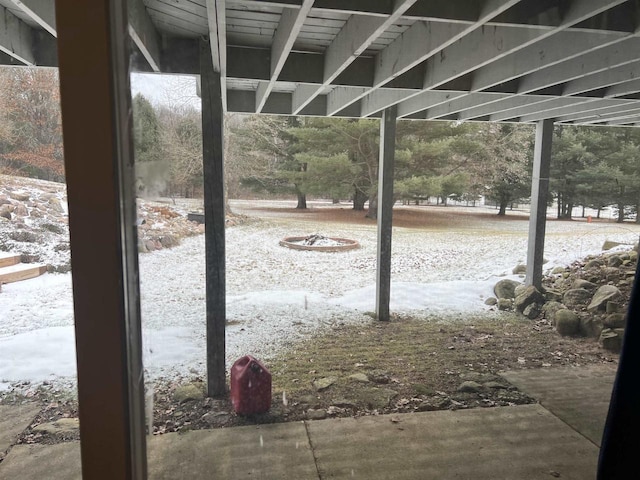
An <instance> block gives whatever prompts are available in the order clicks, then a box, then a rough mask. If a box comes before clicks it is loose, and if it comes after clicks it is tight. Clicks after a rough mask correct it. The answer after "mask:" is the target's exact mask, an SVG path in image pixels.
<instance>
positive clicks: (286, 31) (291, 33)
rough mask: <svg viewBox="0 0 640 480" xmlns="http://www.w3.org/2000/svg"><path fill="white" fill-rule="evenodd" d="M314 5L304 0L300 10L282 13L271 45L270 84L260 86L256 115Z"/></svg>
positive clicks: (271, 88)
mask: <svg viewBox="0 0 640 480" xmlns="http://www.w3.org/2000/svg"><path fill="white" fill-rule="evenodd" d="M312 5H313V0H304V1H303V2H302V6H301V7H300V8H285V9H284V10H283V11H282V15H281V17H280V23H278V28H277V29H276V32H275V34H274V36H273V42H272V44H271V75H270V78H269V81H268V82H265V83H261V84H260V87H261V88H259V89H258V92H257V94H256V113H260V112H261V111H262V108H263V107H264V104H265V102H266V101H267V98H268V97H269V94H270V93H271V90H273V86H274V85H275V83H276V80H277V79H278V76H279V75H280V72H281V71H282V67H283V66H284V62H285V61H286V60H287V58H288V57H289V53H290V52H291V49H292V48H293V44H294V42H295V41H296V38H297V37H298V33H300V30H301V29H302V26H303V25H304V21H305V19H306V18H307V15H308V13H309V11H310V10H311V6H312Z"/></svg>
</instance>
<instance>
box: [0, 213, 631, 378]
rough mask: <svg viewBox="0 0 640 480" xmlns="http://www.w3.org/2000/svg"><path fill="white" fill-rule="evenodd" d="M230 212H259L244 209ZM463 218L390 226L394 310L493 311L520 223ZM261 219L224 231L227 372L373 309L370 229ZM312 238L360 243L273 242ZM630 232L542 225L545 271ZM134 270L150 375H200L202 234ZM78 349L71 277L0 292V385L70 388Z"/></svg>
mask: <svg viewBox="0 0 640 480" xmlns="http://www.w3.org/2000/svg"><path fill="white" fill-rule="evenodd" d="M234 208H237V209H238V210H239V211H241V212H243V213H249V214H252V215H257V212H254V211H251V207H250V206H249V204H248V203H246V202H244V203H242V202H237V203H236V205H235V206H234ZM336 208H337V207H336ZM408 208H409V209H410V207H408ZM416 208H417V207H416ZM420 209H422V210H420ZM418 210H420V211H421V212H424V211H425V210H424V207H420V208H418ZM440 210H442V209H440ZM449 211H451V212H460V211H462V209H458V210H455V209H451V210H449ZM466 211H467V212H470V214H469V215H467V217H468V218H467V217H462V218H464V219H465V221H464V222H460V221H456V222H452V224H451V227H450V228H447V229H444V228H434V229H424V228H402V227H394V237H393V260H392V273H393V283H392V297H391V298H392V299H391V309H392V311H395V312H411V313H414V314H416V315H417V316H421V317H425V318H428V317H429V316H433V315H438V316H440V317H443V316H445V317H447V318H451V319H452V321H455V320H460V321H463V320H464V317H465V314H467V313H473V314H477V313H481V312H487V313H489V312H490V307H487V306H486V305H485V304H484V300H485V299H486V298H487V297H489V296H491V295H492V288H493V285H494V284H495V283H496V282H497V280H498V279H499V278H500V277H503V276H505V275H509V276H511V277H512V278H516V279H517V278H518V277H517V276H513V275H510V274H511V270H512V269H513V267H514V266H516V265H517V264H519V263H523V262H524V260H525V257H526V243H527V239H526V236H527V229H528V224H527V222H526V221H523V220H512V221H504V220H502V221H498V220H495V221H494V220H491V219H489V220H487V219H486V218H475V217H474V215H473V213H475V212H479V211H481V210H479V209H478V210H476V209H467V210H466ZM486 212H489V213H491V212H492V211H491V210H487V211H485V213H486ZM261 214H262V215H263V216H264V217H265V219H264V220H263V221H260V222H251V223H248V224H245V225H241V226H236V227H232V228H229V229H227V292H228V298H227V316H228V323H229V324H228V328H227V364H228V365H229V364H230V363H231V362H233V360H235V359H236V358H238V357H240V356H242V355H245V354H248V353H250V354H253V355H256V356H258V357H261V358H264V359H268V358H270V357H272V356H273V355H274V354H275V353H276V352H278V351H279V350H280V349H282V348H285V347H287V346H288V345H291V344H293V343H294V342H296V340H298V339H300V338H302V337H305V336H307V335H309V334H311V333H312V332H314V331H316V330H317V329H320V328H323V327H324V326H326V325H331V324H335V323H339V322H342V323H356V322H366V321H369V320H370V319H371V317H370V316H369V315H367V312H372V311H373V310H374V300H375V285H374V279H375V270H376V265H375V250H376V231H375V227H374V226H373V225H367V224H356V225H350V224H346V223H344V222H326V221H323V222H318V221H315V220H314V217H313V216H309V215H302V214H301V215H295V214H278V213H277V212H275V213H274V212H273V211H271V212H270V213H268V212H267V213H265V212H261ZM458 220H459V218H458ZM314 233H320V234H322V235H326V236H332V237H344V238H351V239H354V240H357V241H358V242H360V244H361V248H360V249H358V250H351V251H346V252H335V253H328V252H313V251H298V250H290V249H287V248H283V247H281V246H279V245H278V242H279V241H280V240H281V239H282V238H283V237H285V236H306V235H310V234H314ZM638 233H640V228H639V227H638V226H636V225H634V224H626V223H625V224H624V225H622V226H618V225H616V224H615V223H590V224H588V223H586V222H557V221H550V222H548V225H547V238H546V252H545V258H546V259H547V260H548V263H547V264H546V265H545V268H546V269H547V270H550V269H552V268H553V267H554V266H557V265H567V264H569V263H571V262H573V261H574V260H577V259H579V258H583V257H585V256H586V255H589V254H592V253H593V254H595V253H599V252H600V251H601V246H602V244H603V242H604V240H614V241H618V242H625V243H628V244H633V243H635V242H636V241H637V238H638ZM140 268H141V291H142V314H143V341H144V351H145V366H146V368H147V372H148V373H147V374H148V378H150V379H153V378H157V377H163V376H171V375H179V374H189V373H198V374H202V373H203V372H204V367H205V324H204V318H205V301H204V298H205V293H204V292H205V289H204V237H203V236H197V237H191V238H188V239H185V240H184V241H183V243H182V244H181V245H180V246H178V247H175V248H173V249H167V250H160V251H157V252H153V253H149V254H144V255H141V257H140ZM74 351H75V347H74V336H73V311H72V293H71V276H70V274H46V275H44V276H42V277H39V278H36V279H33V280H28V281H24V282H19V283H14V284H8V285H4V286H3V289H2V293H0V389H2V388H4V389H7V388H9V387H10V386H11V385H15V384H16V383H19V382H35V383H37V382H42V381H52V382H54V383H59V384H72V383H73V381H74V376H75V356H74Z"/></svg>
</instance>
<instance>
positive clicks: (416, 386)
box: [154, 314, 617, 434]
mask: <svg viewBox="0 0 640 480" xmlns="http://www.w3.org/2000/svg"><path fill="white" fill-rule="evenodd" d="M616 358H617V357H616V355H613V354H610V353H608V352H605V351H602V350H601V349H600V348H599V347H598V345H597V343H596V342H595V341H593V340H591V339H582V338H563V337H561V336H559V335H558V334H557V333H556V332H555V331H554V329H553V327H552V326H551V325H550V324H549V323H548V322H546V321H545V320H540V321H537V322H532V321H529V320H524V319H522V317H518V316H516V315H511V314H504V315H499V316H495V317H478V318H476V319H467V320H466V321H465V322H464V323H454V324H452V323H450V322H448V323H444V322H440V321H438V320H436V319H416V318H412V317H399V318H396V319H395V320H394V321H392V322H389V323H381V322H377V321H374V320H372V321H371V322H370V323H368V324H366V325H358V326H355V325H337V326H335V327H333V328H331V329H330V330H327V331H326V332H324V333H322V334H320V335H317V336H314V337H311V338H308V339H306V340H304V341H302V342H300V343H299V344H297V345H296V346H295V347H294V348H292V349H290V350H288V351H286V352H283V353H282V354H281V355H279V356H278V357H276V359H275V360H273V361H271V362H269V365H268V368H270V370H271V373H272V375H273V390H272V391H273V395H272V408H271V411H270V412H268V413H266V414H261V415H256V416H254V417H241V416H237V415H235V413H233V409H232V406H231V403H230V401H229V400H228V399H219V400H212V399H206V398H205V399H201V400H193V401H187V402H184V403H182V404H176V402H175V401H174V400H173V394H174V392H175V390H176V388H178V387H179V386H180V385H181V384H184V383H185V382H187V381H189V382H191V383H194V382H195V384H196V385H198V384H199V382H201V381H203V379H201V378H192V379H182V380H178V381H173V382H160V383H159V384H158V385H156V387H155V388H156V391H155V404H154V434H161V433H165V432H171V431H184V430H191V429H203V428H217V427H230V426H238V425H248V424H256V423H275V422H287V421H298V420H303V419H308V418H324V417H349V416H362V415H377V414H381V413H406V412H413V411H424V410H445V409H450V410H455V409H462V408H475V407H490V406H506V405H517V404H525V403H532V402H534V400H533V399H532V398H530V397H528V396H527V395H525V394H523V393H522V392H519V391H518V390H517V389H516V388H515V387H514V386H512V385H510V384H509V383H508V382H506V381H505V380H504V379H503V378H502V377H500V376H499V375H498V373H499V372H501V371H504V370H511V369H522V368H549V367H554V366H569V365H574V366H578V365H587V364H599V363H610V362H616ZM327 384H328V385H327ZM475 384H477V385H475Z"/></svg>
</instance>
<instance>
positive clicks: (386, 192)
mask: <svg viewBox="0 0 640 480" xmlns="http://www.w3.org/2000/svg"><path fill="white" fill-rule="evenodd" d="M397 114H398V107H397V106H395V105H394V106H392V107H389V108H386V109H385V110H384V112H383V113H382V119H381V120H380V160H379V162H378V252H377V262H378V263H377V265H378V266H377V272H376V316H377V318H378V320H382V321H389V301H390V299H391V236H392V235H391V233H392V213H393V204H394V201H393V169H394V163H395V149H396V117H397Z"/></svg>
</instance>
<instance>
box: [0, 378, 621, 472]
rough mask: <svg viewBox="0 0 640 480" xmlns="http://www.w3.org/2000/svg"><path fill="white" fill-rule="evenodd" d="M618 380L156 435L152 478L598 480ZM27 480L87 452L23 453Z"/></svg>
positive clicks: (537, 383)
mask: <svg viewBox="0 0 640 480" xmlns="http://www.w3.org/2000/svg"><path fill="white" fill-rule="evenodd" d="M614 374H615V370H614V369H612V368H609V369H608V370H607V369H596V370H593V367H588V368H585V369H571V370H566V371H565V370H564V369H543V370H528V371H519V372H508V373H505V377H506V378H512V379H514V382H516V383H518V385H519V386H522V387H523V388H522V389H523V390H524V391H526V392H527V393H530V394H531V395H533V396H539V397H540V398H542V400H541V401H542V404H536V405H521V406H515V407H500V408H486V409H472V410H458V411H440V412H424V413H413V414H404V415H380V416H369V417H359V418H339V419H329V420H320V421H309V422H293V423H286V424H275V425H260V426H252V427H238V428H229V429H218V430H201V431H194V432H188V433H185V434H167V435H162V436H156V437H152V438H151V439H150V441H149V446H148V459H149V478H150V479H154V480H155V479H167V480H168V479H171V480H174V479H183V478H184V479H194V480H195V479H198V478H207V479H208V478H215V479H232V480H235V479H241V478H257V479H265V480H266V479H292V480H306V479H354V478H355V479H372V480H375V479H407V480H409V479H421V480H424V479H438V480H446V479H474V480H499V479H514V480H516V479H517V480H528V479H553V478H561V479H565V480H567V479H576V480H588V479H594V478H595V470H596V464H597V457H598V444H599V440H600V435H601V433H602V431H601V430H602V426H603V425H604V417H606V409H603V408H602V406H603V405H604V404H605V403H608V400H609V395H610V392H611V383H612V381H613V376H614ZM545 378H546V381H545ZM569 379H571V380H569ZM606 385H608V387H607V386H606ZM528 386H531V387H530V388H531V391H529V390H527V388H529V387H528ZM585 393H588V394H589V395H585ZM594 405H595V406H594ZM545 407H546V408H545ZM0 413H2V412H0ZM583 417H584V418H583ZM18 478H19V479H22V480H36V479H38V480H39V479H43V478H47V479H50V480H67V479H79V478H81V474H80V449H79V443H78V442H71V443H65V444H58V445H53V446H47V445H18V446H14V447H13V448H11V450H10V451H9V453H8V455H7V456H6V458H5V459H4V461H3V462H2V463H0V479H2V480H5V479H6V480H9V479H18Z"/></svg>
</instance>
